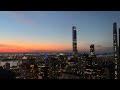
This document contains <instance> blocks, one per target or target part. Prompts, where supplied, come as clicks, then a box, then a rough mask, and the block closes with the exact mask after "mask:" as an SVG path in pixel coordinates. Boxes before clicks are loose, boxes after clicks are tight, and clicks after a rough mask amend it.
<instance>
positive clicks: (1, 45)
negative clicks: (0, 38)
mask: <svg viewBox="0 0 120 90" xmlns="http://www.w3.org/2000/svg"><path fill="white" fill-rule="evenodd" d="M8 46H9V45H6V44H0V47H8Z"/></svg>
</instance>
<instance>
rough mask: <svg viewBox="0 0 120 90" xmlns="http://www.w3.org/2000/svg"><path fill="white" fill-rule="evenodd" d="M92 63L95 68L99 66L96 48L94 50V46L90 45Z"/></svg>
mask: <svg viewBox="0 0 120 90" xmlns="http://www.w3.org/2000/svg"><path fill="white" fill-rule="evenodd" d="M89 59H90V62H91V63H92V65H93V66H95V65H97V64H98V62H97V59H96V55H95V48H94V44H92V45H90V57H89Z"/></svg>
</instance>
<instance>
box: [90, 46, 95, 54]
mask: <svg viewBox="0 0 120 90" xmlns="http://www.w3.org/2000/svg"><path fill="white" fill-rule="evenodd" d="M90 55H95V49H94V44H92V45H90Z"/></svg>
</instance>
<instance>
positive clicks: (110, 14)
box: [0, 11, 120, 52]
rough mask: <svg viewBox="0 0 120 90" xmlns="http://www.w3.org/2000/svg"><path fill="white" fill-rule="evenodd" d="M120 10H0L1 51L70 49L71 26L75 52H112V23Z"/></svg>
mask: <svg viewBox="0 0 120 90" xmlns="http://www.w3.org/2000/svg"><path fill="white" fill-rule="evenodd" d="M119 15H120V12H119V11H1V12H0V29H1V33H0V42H1V43H0V52H31V51H72V26H76V30H77V47H78V48H77V49H78V52H86V51H88V52H89V45H90V44H94V45H95V52H96V51H97V52H99V51H101V52H105V51H106V52H111V51H112V52H113V37H112V31H113V30H112V29H113V28H112V24H113V22H117V25H118V28H119V27H120V16H119Z"/></svg>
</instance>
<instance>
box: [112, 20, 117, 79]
mask: <svg viewBox="0 0 120 90" xmlns="http://www.w3.org/2000/svg"><path fill="white" fill-rule="evenodd" d="M113 47H114V60H115V79H118V42H117V23H116V22H115V23H113Z"/></svg>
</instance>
